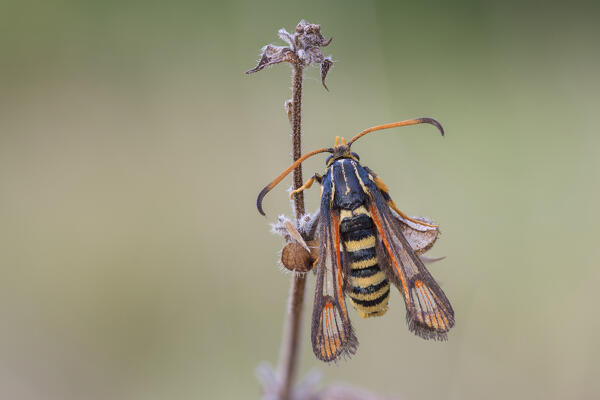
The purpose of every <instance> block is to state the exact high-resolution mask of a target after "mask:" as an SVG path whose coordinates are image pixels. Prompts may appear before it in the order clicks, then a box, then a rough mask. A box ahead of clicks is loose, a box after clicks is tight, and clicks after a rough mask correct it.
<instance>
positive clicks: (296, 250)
mask: <svg viewBox="0 0 600 400" xmlns="http://www.w3.org/2000/svg"><path fill="white" fill-rule="evenodd" d="M313 262H314V261H313V258H312V256H311V255H310V253H309V252H308V251H306V249H305V248H304V247H302V246H301V245H300V244H298V243H296V242H291V243H288V244H286V245H285V247H284V248H283V250H282V251H281V263H282V264H283V266H284V267H285V268H287V269H289V270H290V271H296V272H308V271H310V270H311V269H312V267H313Z"/></svg>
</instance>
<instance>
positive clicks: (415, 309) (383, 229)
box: [370, 190, 454, 340]
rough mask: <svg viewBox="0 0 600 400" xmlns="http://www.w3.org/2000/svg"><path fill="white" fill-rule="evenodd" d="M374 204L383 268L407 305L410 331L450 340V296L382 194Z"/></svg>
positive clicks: (372, 208) (372, 209) (373, 213)
mask: <svg viewBox="0 0 600 400" xmlns="http://www.w3.org/2000/svg"><path fill="white" fill-rule="evenodd" d="M371 194H372V202H371V205H370V208H371V210H370V211H371V215H372V217H373V221H374V222H375V225H376V226H377V231H378V234H379V238H380V240H379V248H378V253H379V256H380V266H381V267H382V269H383V270H384V271H385V272H386V274H387V276H388V278H389V279H390V280H391V281H392V282H394V283H395V284H396V286H397V287H398V289H399V290H400V292H401V293H402V295H403V296H404V300H405V303H406V311H407V313H406V318H407V321H408V327H409V329H410V330H411V331H412V332H414V333H415V334H417V335H418V336H421V337H423V338H425V339H437V340H446V338H447V332H448V331H449V330H450V328H452V326H454V310H453V309H452V306H451V305H450V302H449V301H448V299H447V297H446V295H445V294H444V292H443V291H442V289H441V288H440V286H439V285H438V284H437V282H436V281H435V280H434V279H433V277H432V276H431V274H430V273H429V271H428V270H427V268H425V266H424V265H423V262H422V261H421V260H420V259H419V257H418V256H417V254H416V253H415V251H414V250H413V249H412V248H411V246H410V244H409V242H408V241H407V239H406V238H405V237H404V235H403V234H402V229H401V225H400V222H399V221H398V219H397V218H396V217H394V215H393V214H392V211H391V210H390V208H389V207H388V206H387V204H386V202H385V199H384V198H383V197H382V196H381V194H380V193H379V191H377V190H372V193H371Z"/></svg>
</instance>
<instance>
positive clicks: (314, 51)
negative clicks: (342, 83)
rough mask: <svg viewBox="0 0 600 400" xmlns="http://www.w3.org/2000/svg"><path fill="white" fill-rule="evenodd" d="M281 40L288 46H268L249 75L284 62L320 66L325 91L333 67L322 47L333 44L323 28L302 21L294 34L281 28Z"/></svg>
mask: <svg viewBox="0 0 600 400" xmlns="http://www.w3.org/2000/svg"><path fill="white" fill-rule="evenodd" d="M278 34H279V37H280V38H281V40H283V41H284V42H286V43H287V46H275V45H272V44H268V45H266V46H264V47H263V48H262V53H261V57H260V60H259V61H258V64H257V65H256V67H254V68H252V69H251V70H249V71H246V73H247V74H252V73H254V72H258V71H261V70H262V69H264V68H265V67H268V66H270V65H273V64H279V63H282V62H288V63H291V64H295V65H297V66H300V67H305V66H309V65H312V64H319V65H320V66H321V82H322V83H323V86H324V87H325V89H327V86H326V85H325V77H326V76H327V73H328V72H329V69H330V68H331V66H332V65H333V61H332V59H331V57H330V56H329V57H325V56H324V55H323V52H322V51H321V47H326V46H328V45H329V43H331V40H332V38H329V39H328V40H325V37H324V36H323V34H322V33H321V26H320V25H316V24H309V23H308V22H306V21H305V20H302V21H300V22H299V23H298V25H297V26H296V31H295V32H294V33H289V32H288V31H286V30H285V29H283V28H281V29H280V30H279V32H278ZM327 90H329V89H327Z"/></svg>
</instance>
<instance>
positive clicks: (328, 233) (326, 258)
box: [311, 202, 358, 361]
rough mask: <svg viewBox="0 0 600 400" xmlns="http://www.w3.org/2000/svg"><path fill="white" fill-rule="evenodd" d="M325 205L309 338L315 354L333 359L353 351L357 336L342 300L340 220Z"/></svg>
mask: <svg viewBox="0 0 600 400" xmlns="http://www.w3.org/2000/svg"><path fill="white" fill-rule="evenodd" d="M323 203H325V202H323ZM326 208H327V209H326V210H324V209H323V205H322V206H321V217H320V224H319V225H320V226H319V236H320V250H319V261H318V264H317V282H316V285H315V286H316V288H315V302H314V308H313V316H312V332H311V339H312V345H313V351H314V353H315V355H316V356H317V358H319V359H320V360H323V361H334V360H337V359H338V358H339V357H340V356H349V355H351V354H354V353H355V352H356V348H357V347H358V340H357V339H356V336H355V335H354V332H353V330H352V326H351V325H350V319H349V318H348V310H347V309H346V304H345V300H344V293H343V283H344V282H343V279H344V278H343V275H342V266H341V262H342V260H341V255H340V247H341V243H340V238H339V233H338V232H339V226H338V224H339V220H338V217H337V216H336V215H334V214H333V213H332V212H331V211H330V210H329V207H326Z"/></svg>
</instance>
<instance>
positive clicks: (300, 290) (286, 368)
mask: <svg viewBox="0 0 600 400" xmlns="http://www.w3.org/2000/svg"><path fill="white" fill-rule="evenodd" d="M302 75H303V67H302V65H300V63H299V62H298V63H294V64H292V117H291V123H292V157H293V159H294V161H296V160H297V159H299V158H300V156H301V155H302V139H301V136H302V129H301V119H302ZM300 186H302V166H301V165H298V167H296V169H295V170H294V189H298V188H299V187H300ZM294 209H295V212H296V219H297V220H299V219H300V218H302V216H303V215H304V212H305V211H304V194H303V193H302V192H300V193H297V194H296V195H295V196H294ZM305 286H306V274H301V273H298V272H294V275H293V278H292V285H291V288H290V297H289V300H288V316H287V320H286V323H285V328H284V336H283V340H282V344H281V346H282V347H281V356H280V360H279V376H280V377H281V392H280V395H279V398H280V399H281V400H289V399H290V398H291V393H292V389H293V386H294V378H295V374H296V366H297V364H298V353H299V351H298V349H299V340H300V322H301V319H302V318H301V317H302V306H303V304H304V289H305Z"/></svg>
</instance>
